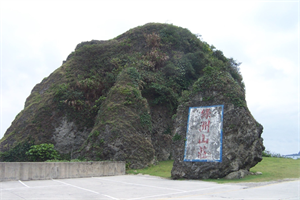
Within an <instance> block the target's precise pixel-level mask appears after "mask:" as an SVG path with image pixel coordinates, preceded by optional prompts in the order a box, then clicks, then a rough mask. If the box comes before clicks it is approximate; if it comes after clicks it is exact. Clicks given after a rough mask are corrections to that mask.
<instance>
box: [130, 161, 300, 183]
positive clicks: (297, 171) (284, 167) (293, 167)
mask: <svg viewBox="0 0 300 200" xmlns="http://www.w3.org/2000/svg"><path fill="white" fill-rule="evenodd" d="M172 166H173V161H163V162H159V164H158V165H155V166H151V167H148V168H144V169H139V170H132V169H129V170H127V173H128V174H138V173H142V174H149V175H153V176H160V177H164V178H171V170H172ZM250 172H262V173H263V174H262V175H249V176H247V177H245V178H243V179H239V180H225V179H218V180H215V179H208V180H206V181H212V182H218V183H228V182H231V183H236V182H263V181H274V180H280V179H285V178H299V177H300V160H293V159H287V158H269V157H264V158H263V160H262V161H261V162H260V163H258V164H257V165H256V166H255V167H253V168H251V169H250Z"/></svg>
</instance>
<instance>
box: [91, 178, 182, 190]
mask: <svg viewBox="0 0 300 200" xmlns="http://www.w3.org/2000/svg"><path fill="white" fill-rule="evenodd" d="M93 178H96V177H93ZM96 179H100V180H105V181H111V182H116V183H123V184H129V185H137V186H143V187H153V188H159V189H167V190H175V191H179V192H187V191H185V190H179V189H174V188H166V187H156V186H152V185H144V184H137V183H129V182H123V181H113V180H109V179H105V178H96Z"/></svg>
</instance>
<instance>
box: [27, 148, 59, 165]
mask: <svg viewBox="0 0 300 200" xmlns="http://www.w3.org/2000/svg"><path fill="white" fill-rule="evenodd" d="M26 155H27V156H28V157H29V160H30V161H34V162H43V161H46V160H52V159H59V157H60V156H59V154H58V152H57V151H56V150H55V149H54V145H53V144H39V145H33V146H31V147H30V149H29V150H28V151H27V152H26Z"/></svg>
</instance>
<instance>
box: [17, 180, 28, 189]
mask: <svg viewBox="0 0 300 200" xmlns="http://www.w3.org/2000/svg"><path fill="white" fill-rule="evenodd" d="M19 182H20V183H21V184H22V185H24V186H25V187H28V188H30V187H29V186H28V185H26V184H25V183H23V182H22V181H20V180H19Z"/></svg>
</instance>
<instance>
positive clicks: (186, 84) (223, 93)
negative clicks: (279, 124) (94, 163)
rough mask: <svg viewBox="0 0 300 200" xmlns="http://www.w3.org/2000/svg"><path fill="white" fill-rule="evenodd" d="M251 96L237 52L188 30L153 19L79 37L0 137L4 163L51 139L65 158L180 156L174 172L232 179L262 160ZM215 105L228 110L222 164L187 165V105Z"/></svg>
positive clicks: (134, 163)
mask: <svg viewBox="0 0 300 200" xmlns="http://www.w3.org/2000/svg"><path fill="white" fill-rule="evenodd" d="M244 95H245V91H244V85H243V82H242V76H241V74H240V73H239V69H238V64H237V63H236V62H235V61H234V60H233V59H228V58H226V57H225V56H224V55H223V53H222V52H221V51H220V50H216V49H215V47H213V46H210V45H208V44H207V43H206V42H204V41H201V40H200V39H199V38H197V36H196V35H194V34H192V33H191V32H190V31H189V30H187V29H184V28H181V27H177V26H174V25H169V24H158V23H149V24H146V25H144V26H140V27H136V28H133V29H131V30H129V31H127V32H125V33H123V34H121V35H119V36H117V37H116V38H114V39H111V40H108V41H98V40H92V41H89V42H81V43H80V44H78V45H77V46H76V48H75V51H74V52H72V53H71V54H70V55H69V56H68V57H67V59H66V61H64V62H63V64H62V66H60V67H59V68H57V69H56V70H55V71H54V72H53V73H51V74H50V75H49V76H48V77H47V78H45V79H43V80H42V81H41V83H39V84H37V85H36V86H35V87H34V88H33V90H32V91H31V94H30V96H29V97H28V98H27V99H26V102H25V107H24V109H23V110H22V111H21V112H20V113H19V114H18V115H17V116H16V118H15V120H14V121H13V122H12V125H11V126H10V127H9V129H8V130H7V131H6V133H5V135H4V137H3V138H2V139H1V140H0V161H1V160H2V161H5V159H6V160H8V159H9V160H10V161H11V160H13V161H18V158H20V157H23V158H24V159H23V160H22V161H26V154H25V153H26V151H27V149H28V147H29V145H31V144H41V143H52V144H54V146H55V149H56V150H57V151H58V152H59V153H60V154H61V157H62V158H64V159H75V158H78V159H87V160H116V161H126V164H127V166H128V167H131V168H143V167H146V166H148V165H150V164H153V163H155V162H156V161H161V160H167V159H171V158H172V157H173V156H174V159H175V163H174V169H173V171H172V176H173V177H174V178H180V177H187V178H208V177H220V176H225V175H226V174H228V173H230V172H233V171H236V170H240V169H246V170H247V169H249V168H250V167H251V166H254V165H255V164H256V163H257V162H258V161H259V160H261V156H260V153H261V150H262V149H263V146H262V139H261V138H260V135H261V132H262V126H261V125H260V124H258V123H257V122H256V121H255V120H254V119H253V117H252V116H251V114H250V112H249V111H248V109H247V105H246V103H245V97H244ZM215 104H222V105H224V109H225V114H224V134H223V136H224V138H223V139H224V143H223V150H224V151H223V154H224V155H223V162H222V163H184V162H182V156H183V153H184V141H183V139H182V140H175V139H176V138H178V136H181V137H182V138H185V130H186V122H187V119H186V118H187V111H188V107H189V106H201V105H215ZM178 106H179V107H178ZM176 116H177V117H176ZM174 120H175V121H176V122H175V123H173V122H174ZM174 130H175V131H174ZM178 134H179V135H178ZM172 138H173V139H174V138H175V139H174V141H172ZM172 146H174V148H173V147H172ZM172 148H173V150H172ZM16 152H17V153H18V155H23V156H17V157H16V156H14V155H16ZM4 154H5V156H2V155H4ZM209 168H210V169H212V170H210V171H209V173H208V172H206V171H207V169H209ZM204 172H205V173H204ZM207 173H208V174H207Z"/></svg>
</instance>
